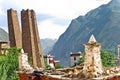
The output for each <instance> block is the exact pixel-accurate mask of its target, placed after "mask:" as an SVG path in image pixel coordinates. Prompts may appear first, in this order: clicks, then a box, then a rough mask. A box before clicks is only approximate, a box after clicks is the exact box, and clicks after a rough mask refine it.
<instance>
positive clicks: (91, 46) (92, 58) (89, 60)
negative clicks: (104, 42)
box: [83, 35, 103, 78]
mask: <svg viewBox="0 0 120 80" xmlns="http://www.w3.org/2000/svg"><path fill="white" fill-rule="evenodd" d="M84 46H85V53H86V55H85V61H84V67H83V74H84V75H85V77H86V78H95V77H98V76H100V75H101V74H102V72H103V69H102V63H101V56H100V49H101V45H100V44H99V43H97V42H96V39H95V37H94V36H93V35H91V37H90V39H89V42H88V43H87V44H84Z"/></svg>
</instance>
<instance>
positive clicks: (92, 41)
mask: <svg viewBox="0 0 120 80" xmlns="http://www.w3.org/2000/svg"><path fill="white" fill-rule="evenodd" d="M88 43H90V44H91V43H96V39H95V37H94V35H93V34H92V35H91V37H90V39H89V41H88Z"/></svg>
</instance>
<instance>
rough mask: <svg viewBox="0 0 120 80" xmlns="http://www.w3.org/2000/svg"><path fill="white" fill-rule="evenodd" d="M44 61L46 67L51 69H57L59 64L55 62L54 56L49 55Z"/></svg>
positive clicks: (57, 61)
mask: <svg viewBox="0 0 120 80" xmlns="http://www.w3.org/2000/svg"><path fill="white" fill-rule="evenodd" d="M44 60H45V61H46V65H49V66H50V68H55V65H56V64H59V62H60V61H59V60H54V56H52V55H50V54H48V55H45V56H44Z"/></svg>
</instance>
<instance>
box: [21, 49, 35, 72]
mask: <svg viewBox="0 0 120 80" xmlns="http://www.w3.org/2000/svg"><path fill="white" fill-rule="evenodd" d="M19 69H20V70H23V71H25V72H29V71H33V68H32V67H31V66H30V65H29V63H28V55H27V53H24V51H23V49H22V50H21V53H20V54H19Z"/></svg>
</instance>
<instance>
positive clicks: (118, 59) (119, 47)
mask: <svg viewBox="0 0 120 80" xmlns="http://www.w3.org/2000/svg"><path fill="white" fill-rule="evenodd" d="M117 65H118V66H120V45H118V57H117Z"/></svg>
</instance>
